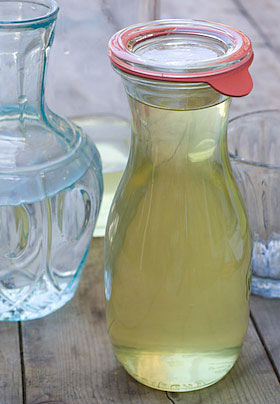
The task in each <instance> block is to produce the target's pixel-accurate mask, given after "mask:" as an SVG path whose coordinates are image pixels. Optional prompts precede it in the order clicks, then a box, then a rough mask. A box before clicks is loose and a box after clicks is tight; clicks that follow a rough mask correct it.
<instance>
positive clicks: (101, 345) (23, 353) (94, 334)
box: [0, 0, 280, 404]
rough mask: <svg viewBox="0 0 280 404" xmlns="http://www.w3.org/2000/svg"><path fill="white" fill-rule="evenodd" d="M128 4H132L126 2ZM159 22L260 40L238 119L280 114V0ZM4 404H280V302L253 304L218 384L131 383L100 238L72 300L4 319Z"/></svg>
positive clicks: (237, 1)
mask: <svg viewBox="0 0 280 404" xmlns="http://www.w3.org/2000/svg"><path fill="white" fill-rule="evenodd" d="M124 1H125V0H124ZM161 16H162V17H165V18H166V17H170V18H171V17H172V18H202V19H209V20H213V21H220V22H224V23H226V24H229V25H233V26H236V27H239V28H240V29H242V30H244V31H245V32H246V33H247V34H248V35H249V36H250V37H251V39H252V40H253V44H254V49H255V61H254V64H253V66H252V69H251V72H252V74H253V78H254V85H255V86H254V90H253V91H252V93H251V94H250V95H249V96H248V97H245V98H243V99H238V100H234V101H233V106H232V112H233V115H237V114H240V113H242V112H248V111H252V110H259V109H263V108H279V107H280V106H279V100H280V34H279V20H280V1H279V0H243V1H242V0H195V1H187V0H162V4H161ZM0 336H1V340H0V404H110V403H116V404H163V403H166V404H168V403H176V404H177V403H186V404H243V403H244V404H266V403H267V404H276V403H277V404H279V403H280V384H279V381H280V300H267V299H261V298H257V297H252V299H251V320H250V324H249V329H248V334H247V338H246V341H245V344H244V347H243V349H242V352H241V355H240V358H239V360H238V361H237V363H236V365H235V366H234V368H233V369H232V371H231V372H230V373H229V374H228V375H227V376H226V377H225V378H224V379H223V380H222V381H221V382H219V383H218V384H216V385H214V386H212V387H209V388H207V389H204V390H202V391H196V392H192V393H184V394H183V393H165V392H160V391H155V390H152V389H150V388H148V387H145V386H142V385H140V384H139V383H137V382H136V381H134V380H133V379H132V378H131V377H130V376H128V375H127V373H126V372H125V371H124V370H123V369H122V367H121V366H120V365H119V363H118V362H117V360H116V358H115V356H114V354H113V351H112V348H111V345H110V342H109V338H108V335H107V332H106V324H105V317H104V298H103V239H94V240H93V243H92V249H91V251H90V255H89V259H88V261H87V264H86V268H85V272H84V274H83V277H82V280H81V283H80V286H79V288H78V291H77V294H76V296H75V298H74V299H73V300H72V301H71V302H70V303H69V304H67V305H66V306H65V307H64V308H62V309H61V310H59V311H58V312H56V313H54V314H52V315H50V316H47V317H45V318H43V319H41V320H35V321H30V322H25V323H3V322H2V323H0Z"/></svg>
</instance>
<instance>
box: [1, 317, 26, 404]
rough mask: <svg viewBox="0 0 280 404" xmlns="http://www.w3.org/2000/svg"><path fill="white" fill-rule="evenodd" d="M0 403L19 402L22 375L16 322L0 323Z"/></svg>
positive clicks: (12, 403) (20, 398) (13, 403)
mask: <svg viewBox="0 0 280 404" xmlns="http://www.w3.org/2000/svg"><path fill="white" fill-rule="evenodd" d="M0 341H1V344H0V404H21V403H22V402H23V398H22V383H21V381H22V376H21V359H20V348H19V346H20V345H19V333H18V324H17V323H5V322H1V323H0Z"/></svg>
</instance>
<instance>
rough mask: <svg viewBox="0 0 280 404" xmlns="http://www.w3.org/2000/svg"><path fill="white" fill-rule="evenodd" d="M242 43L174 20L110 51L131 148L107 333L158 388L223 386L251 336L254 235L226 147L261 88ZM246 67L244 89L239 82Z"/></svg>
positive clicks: (208, 27)
mask: <svg viewBox="0 0 280 404" xmlns="http://www.w3.org/2000/svg"><path fill="white" fill-rule="evenodd" d="M242 35H243V34H241V33H239V32H237V31H234V30H232V29H230V28H228V27H224V26H221V25H219V24H214V23H207V22H197V21H180V20H178V21H176V20H171V21H168V20H165V21H157V22H152V23H150V24H147V25H141V26H139V25H138V26H135V27H129V28H128V29H126V30H123V31H121V32H120V33H117V34H116V35H115V36H114V37H113V38H112V39H111V42H110V46H109V52H110V57H111V60H112V62H113V64H114V66H115V69H116V70H117V72H118V73H119V74H120V75H121V76H122V79H123V82H124V86H125V89H126V91H127V94H128V99H129V104H130V109H131V114H132V139H131V150H130V156H129V161H128V164H127V167H126V170H125V173H124V176H123V178H122V180H121V183H120V186H119V188H118V190H117V193H116V196H115V198H114V201H113V204H112V208H111V211H110V215H109V219H108V224H107V230H106V238H105V296H106V315H107V323H108V330H109V334H110V338H111V341H112V343H113V346H114V350H115V352H116V355H117V357H118V359H119V360H120V362H121V363H122V365H123V366H124V367H125V369H126V370H127V371H128V372H129V373H130V374H131V375H132V376H133V377H134V378H135V379H137V380H138V381H140V382H141V383H143V384H146V385H148V386H150V387H154V388H156V389H160V390H167V391H189V390H196V389H200V388H203V387H206V386H209V385H211V384H213V383H215V382H217V381H218V380H220V379H221V378H222V377H223V376H224V375H225V374H226V373H227V372H228V371H229V370H230V369H231V367H232V366H233V364H234V363H235V361H236V359H237V357H238V354H239V352H240V349H241V346H242V344H243V341H244V338H245V335H246V330H247V324H248V316H249V291H250V278H251V271H250V262H251V235H250V230H249V227H248V223H247V218H246V213H245V209H244V205H243V202H242V200H241V196H240V193H239V191H238V188H237V185H236V183H235V180H234V177H233V174H232V171H231V167H230V163H229V158H228V154H227V139H226V130H227V120H228V112H229V107H230V96H229V95H237V93H238V94H239V95H245V94H246V93H247V92H249V91H250V89H251V86H252V83H251V79H250V76H249V74H248V65H249V64H250V63H251V60H252V49H251V45H250V42H249V40H248V39H247V38H246V37H244V36H243V37H242ZM245 42H246V44H247V46H245V45H244V43H245ZM241 47H242V48H243V51H242V52H241ZM237 54H238V56H237V58H236V57H235V56H236V55H237ZM186 55H188V59H187V60H186ZM246 58H247V59H246ZM228 59H230V61H229V60H228ZM240 59H241V60H243V63H244V65H242V66H243V68H244V70H243V71H241V70H242V66H241V67H239V69H241V70H239V72H237V74H240V75H241V76H242V77H243V79H244V81H243V86H242V85H238V83H239V84H240V80H239V79H238V80H237V83H236V85H233V84H234V83H232V82H234V77H233V76H231V77H230V75H229V71H232V70H233V69H232V65H234V63H238V62H237V60H238V61H240ZM246 60H247V62H246ZM227 66H231V68H230V70H228V69H227ZM239 66H240V65H239ZM203 69H204V72H203ZM201 72H203V74H204V76H203V77H202V75H201V74H202V73H201ZM213 72H215V73H213ZM210 73H211V74H210ZM224 73H225V74H226V76H222V75H223V74H224ZM241 76H239V78H240V77H241ZM246 77H247V81H246V80H245V78H246ZM209 82H211V85H209ZM213 86H215V88H216V89H214V88H213ZM217 89H219V90H220V91H217ZM223 93H227V95H225V94H223Z"/></svg>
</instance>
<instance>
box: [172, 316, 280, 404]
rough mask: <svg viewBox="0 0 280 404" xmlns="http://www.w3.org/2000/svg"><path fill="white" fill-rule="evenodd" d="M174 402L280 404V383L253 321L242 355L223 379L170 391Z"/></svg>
mask: <svg viewBox="0 0 280 404" xmlns="http://www.w3.org/2000/svg"><path fill="white" fill-rule="evenodd" d="M169 397H170V398H171V399H172V400H173V402H174V403H176V404H177V403H186V404H200V403H203V404H204V403H205V404H206V403H207V404H266V403H269V404H279V403H280V385H279V382H278V380H277V377H276V375H275V373H274V371H273V369H272V366H271V363H270V361H269V359H268V358H267V355H266V352H265V350H264V348H263V346H262V344H261V342H260V340H259V338H258V335H257V333H256V331H255V329H254V326H253V324H252V322H251V321H250V323H249V328H248V333H247V337H246V341H245V343H244V346H243V349H242V351H241V354H240V357H239V359H238V360H237V362H236V364H235V366H234V368H233V369H232V370H231V372H230V373H229V374H228V375H227V376H226V377H225V378H224V379H223V380H221V381H220V382H219V383H217V384H215V385H213V386H211V387H209V388H207V389H204V390H201V391H195V392H191V393H169Z"/></svg>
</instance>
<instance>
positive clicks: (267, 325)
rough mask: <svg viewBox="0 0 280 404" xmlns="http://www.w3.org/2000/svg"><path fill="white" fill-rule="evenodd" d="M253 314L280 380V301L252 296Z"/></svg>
mask: <svg viewBox="0 0 280 404" xmlns="http://www.w3.org/2000/svg"><path fill="white" fill-rule="evenodd" d="M251 313H252V317H253V320H254V322H255V324H256V326H257V329H258V332H259V333H260V334H261V338H262V340H263V342H264V345H265V347H266V350H267V351H268V352H269V355H270V357H271V359H272V361H273V363H274V366H275V369H276V371H277V374H278V378H279V380H280V299H264V298H262V297H259V296H252V298H251ZM279 396H280V391H279ZM279 402H280V398H279Z"/></svg>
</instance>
